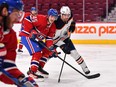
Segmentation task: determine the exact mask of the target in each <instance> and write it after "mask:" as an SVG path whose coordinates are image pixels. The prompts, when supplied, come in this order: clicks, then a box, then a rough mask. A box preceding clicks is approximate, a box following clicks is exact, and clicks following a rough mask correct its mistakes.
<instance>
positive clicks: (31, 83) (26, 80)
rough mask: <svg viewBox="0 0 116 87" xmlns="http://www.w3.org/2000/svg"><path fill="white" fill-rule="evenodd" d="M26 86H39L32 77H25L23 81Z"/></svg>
mask: <svg viewBox="0 0 116 87" xmlns="http://www.w3.org/2000/svg"><path fill="white" fill-rule="evenodd" d="M20 82H21V83H23V84H24V85H26V87H39V86H38V85H37V83H36V82H35V81H34V80H33V78H32V77H25V78H23V79H22V80H21V81H20Z"/></svg>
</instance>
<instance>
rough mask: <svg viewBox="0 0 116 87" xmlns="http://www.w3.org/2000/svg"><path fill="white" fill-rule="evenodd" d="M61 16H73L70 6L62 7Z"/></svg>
mask: <svg viewBox="0 0 116 87" xmlns="http://www.w3.org/2000/svg"><path fill="white" fill-rule="evenodd" d="M60 13H61V14H71V10H70V8H69V7H68V6H62V7H61V9H60Z"/></svg>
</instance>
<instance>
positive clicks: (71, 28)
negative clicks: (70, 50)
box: [69, 21, 75, 33]
mask: <svg viewBox="0 0 116 87" xmlns="http://www.w3.org/2000/svg"><path fill="white" fill-rule="evenodd" d="M74 31H75V22H74V21H73V22H72V23H71V25H70V28H69V32H71V33H73V32H74Z"/></svg>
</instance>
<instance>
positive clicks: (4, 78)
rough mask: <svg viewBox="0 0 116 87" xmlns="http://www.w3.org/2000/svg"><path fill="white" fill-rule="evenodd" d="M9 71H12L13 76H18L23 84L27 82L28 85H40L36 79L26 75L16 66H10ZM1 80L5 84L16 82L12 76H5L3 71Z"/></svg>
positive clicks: (33, 86)
mask: <svg viewBox="0 0 116 87" xmlns="http://www.w3.org/2000/svg"><path fill="white" fill-rule="evenodd" d="M6 69H8V67H7V68H6ZM7 72H8V73H10V74H11V75H12V76H13V77H15V78H17V79H18V80H19V81H20V82H21V83H22V84H25V85H26V86H27V87H38V85H37V83H36V82H35V81H34V79H33V78H31V77H25V75H24V74H23V73H22V72H21V71H19V70H18V69H17V68H16V67H15V68H13V67H12V69H11V67H9V70H7ZM0 78H1V79H0V81H2V82H4V83H5V84H11V85H12V84H15V83H14V82H13V81H12V80H11V79H10V78H8V77H7V76H5V75H4V74H3V73H0Z"/></svg>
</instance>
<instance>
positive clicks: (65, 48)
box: [60, 44, 70, 54]
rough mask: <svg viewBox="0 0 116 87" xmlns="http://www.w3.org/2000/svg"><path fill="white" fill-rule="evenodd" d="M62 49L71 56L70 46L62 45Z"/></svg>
mask: <svg viewBox="0 0 116 87" xmlns="http://www.w3.org/2000/svg"><path fill="white" fill-rule="evenodd" d="M60 48H61V49H62V51H63V52H64V53H66V54H70V51H69V49H68V46H67V45H66V44H63V45H61V46H60Z"/></svg>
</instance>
